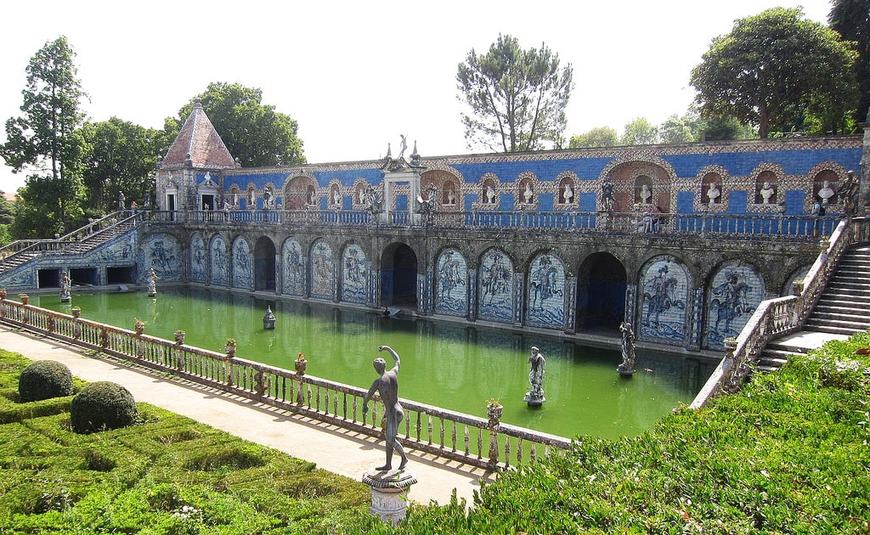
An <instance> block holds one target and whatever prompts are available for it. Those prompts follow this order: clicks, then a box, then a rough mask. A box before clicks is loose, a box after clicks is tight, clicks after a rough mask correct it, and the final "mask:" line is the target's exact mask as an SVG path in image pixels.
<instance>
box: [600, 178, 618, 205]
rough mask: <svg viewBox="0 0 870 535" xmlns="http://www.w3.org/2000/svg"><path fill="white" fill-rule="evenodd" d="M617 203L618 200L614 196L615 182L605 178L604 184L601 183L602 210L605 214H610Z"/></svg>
mask: <svg viewBox="0 0 870 535" xmlns="http://www.w3.org/2000/svg"><path fill="white" fill-rule="evenodd" d="M615 202H616V198H615V197H614V195H613V182H611V181H610V179H608V178H605V179H604V182H602V183H601V209H602V210H604V211H605V212H610V211H612V210H613V205H614V203H615Z"/></svg>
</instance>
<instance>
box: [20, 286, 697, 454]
mask: <svg viewBox="0 0 870 535" xmlns="http://www.w3.org/2000/svg"><path fill="white" fill-rule="evenodd" d="M34 302H35V303H34V304H36V305H38V306H43V307H46V308H51V309H54V310H61V311H69V308H70V307H71V306H72V305H73V304H74V305H76V306H80V307H81V308H82V313H83V316H84V317H86V318H88V319H92V320H95V321H100V322H105V323H110V324H113V325H117V326H119V327H125V328H128V329H131V328H132V326H133V321H134V318H141V319H143V320H144V321H145V322H146V327H145V330H146V332H147V333H149V334H153V335H156V336H160V337H163V338H168V339H171V338H172V333H173V332H174V331H175V330H176V329H182V330H184V331H186V332H187V338H186V340H187V343H189V344H191V345H196V346H200V347H205V348H208V349H211V350H214V351H220V352H222V351H223V348H224V345H225V342H226V339H227V338H235V339H236V341H237V344H238V353H237V354H238V355H239V356H240V357H244V358H247V359H251V360H257V361H260V362H265V363H267V364H271V365H274V366H279V367H282V368H286V369H290V370H292V369H293V360H294V359H295V358H296V354H297V353H299V352H300V351H301V352H304V353H305V355H306V358H307V359H308V362H309V364H308V373H310V374H312V375H316V376H319V377H324V378H327V379H332V380H334V381H340V382H342V383H348V384H352V385H356V386H358V387H362V388H366V387H368V385H369V384H370V383H371V380H372V377H373V374H374V371H373V370H372V366H371V362H372V359H374V358H375V357H376V356H377V346H378V345H380V344H389V345H391V346H393V347H394V348H395V349H396V350H397V351H398V352H399V353H400V354H401V356H402V381H401V384H402V390H401V393H402V397H404V398H407V399H412V400H415V401H419V402H423V403H429V404H432V405H437V406H441V407H446V408H449V409H453V410H457V411H461V412H465V413H469V414H474V415H477V416H481V417H484V416H485V412H486V409H485V406H486V400H487V399H490V398H497V399H499V400H500V401H501V402H502V403H503V404H504V407H505V409H504V416H503V421H505V422H509V423H512V424H516V425H521V426H525V427H531V428H533V429H538V430H541V431H546V432H549V433H555V434H559V435H563V436H574V435H578V434H579V435H594V436H602V437H618V436H623V435H632V434H636V433H639V432H641V431H643V430H645V429H647V428H649V427H650V426H651V425H652V424H653V423H654V422H655V421H656V420H658V419H659V418H661V417H662V416H663V415H665V414H667V413H668V412H669V411H670V410H671V409H672V408H673V407H674V406H676V405H677V404H678V403H679V402H688V401H690V400H691V398H692V396H693V395H694V394H695V393H696V392H697V391H698V389H699V388H700V387H701V384H702V383H703V381H704V380H706V378H707V377H708V376H709V374H710V372H711V371H712V368H713V365H712V364H710V363H706V362H704V363H702V362H698V361H697V360H694V359H690V358H680V357H673V356H669V357H656V356H653V355H645V354H644V353H643V352H640V353H639V355H638V360H637V367H638V369H639V370H643V369H645V368H646V369H651V370H654V373H648V372H639V373H637V374H635V376H634V377H633V378H632V379H624V378H621V377H620V376H619V375H618V374H617V373H616V366H617V364H618V363H619V362H620V358H619V353H618V352H617V351H611V350H602V349H595V348H590V347H586V346H581V345H577V344H574V343H572V342H569V341H564V340H561V339H557V338H550V337H546V336H542V335H538V334H520V333H514V332H510V331H503V330H495V329H485V328H476V327H471V326H467V325H464V324H460V323H450V322H439V321H423V320H421V321H412V320H401V319H395V318H384V317H383V316H381V315H380V314H379V313H377V312H365V311H357V310H346V309H339V308H335V307H331V306H329V305H326V304H312V303H304V302H295V301H283V300H276V301H264V300H258V299H254V298H252V297H250V296H248V295H245V294H239V293H231V292H225V291H220V290H208V289H202V288H177V289H165V290H162V291H161V293H160V294H159V296H158V297H157V298H156V299H149V298H147V297H146V296H145V295H144V294H141V293H126V294H91V295H74V296H73V303H71V304H61V303H60V302H59V299H58V297H57V296H48V295H46V296H39V297H36V298H35V299H34ZM267 305H271V307H272V310H273V311H275V315H276V316H277V319H278V320H277V323H276V326H275V330H274V331H264V330H263V323H262V320H263V313H264V312H265V310H266V306H267ZM532 345H537V346H538V347H540V348H541V351H543V353H544V354H545V355H546V357H547V368H546V376H545V378H544V390H545V392H546V396H547V402H546V403H545V404H544V407H543V408H542V409H540V410H533V409H529V408H528V407H527V406H526V404H525V403H524V402H523V394H524V393H525V391H526V390H527V389H528V349H529V347H530V346H532Z"/></svg>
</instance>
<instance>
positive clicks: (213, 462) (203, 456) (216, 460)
mask: <svg viewBox="0 0 870 535" xmlns="http://www.w3.org/2000/svg"><path fill="white" fill-rule="evenodd" d="M264 464H265V461H264V460H263V459H262V458H261V457H260V456H259V455H257V454H256V453H255V451H254V450H252V449H250V448H240V447H237V446H233V447H229V448H221V449H217V450H211V451H205V452H203V453H200V454H198V455H196V456H194V457H192V458H191V459H190V460H189V461H187V463H186V464H185V468H188V469H190V470H220V469H227V468H230V469H244V468H254V467H256V466H263V465H264Z"/></svg>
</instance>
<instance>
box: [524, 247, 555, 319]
mask: <svg viewBox="0 0 870 535" xmlns="http://www.w3.org/2000/svg"><path fill="white" fill-rule="evenodd" d="M564 295H565V266H564V264H562V261H561V260H560V259H559V258H558V257H557V256H555V255H552V254H549V253H544V254H539V255H538V256H536V257H535V259H534V260H532V263H531V264H530V266H529V287H528V311H527V314H526V321H527V323H528V324H529V325H532V326H536V327H550V328H555V329H558V328H561V327H562V326H563V325H564V323H565V297H564Z"/></svg>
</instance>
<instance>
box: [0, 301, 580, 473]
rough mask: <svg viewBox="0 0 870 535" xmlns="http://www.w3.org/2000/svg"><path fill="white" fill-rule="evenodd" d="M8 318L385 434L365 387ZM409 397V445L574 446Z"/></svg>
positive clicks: (0, 315)
mask: <svg viewBox="0 0 870 535" xmlns="http://www.w3.org/2000/svg"><path fill="white" fill-rule="evenodd" d="M0 322H2V323H5V324H8V325H14V326H16V327H21V328H24V329H27V330H29V331H32V332H36V333H39V334H42V335H45V336H48V337H50V338H53V339H57V340H61V341H64V342H68V343H72V344H75V345H77V346H80V347H84V348H87V349H92V350H96V351H100V352H103V353H105V354H107V355H111V356H114V357H118V358H122V359H125V360H129V361H132V362H135V363H137V364H140V365H142V366H145V367H148V368H151V369H154V370H158V371H161V372H169V373H173V374H175V375H177V376H179V377H183V378H185V379H187V380H191V381H194V382H196V383H199V384H203V385H206V386H210V387H214V388H218V389H221V390H224V391H227V392H231V393H233V394H235V395H240V396H243V397H246V398H248V399H251V400H254V401H257V402H261V403H265V404H268V405H272V406H275V407H278V408H281V409H285V410H288V411H291V412H294V413H298V414H303V415H305V416H308V417H312V418H315V419H317V420H320V421H323V422H326V423H329V424H332V425H336V426H338V427H341V428H343V429H348V430H352V431H355V432H358V433H362V434H364V435H368V436H374V437H380V436H381V418H382V416H383V405H382V404H380V402H375V403H374V405H373V406H371V409H372V410H370V411H369V413H368V415H366V416H363V415H362V400H363V397H364V396H365V394H366V390H365V389H362V388H357V387H355V386H351V385H346V384H342V383H337V382H334V381H330V380H327V379H321V378H318V377H315V376H311V375H308V374H306V373H298V372H294V371H290V370H285V369H282V368H277V367H274V366H269V365H266V364H261V363H259V362H253V361H250V360H246V359H243V358H237V357H234V356H231V355H227V354H222V353H217V352H214V351H209V350H206V349H201V348H198V347H193V346H189V345H186V344H184V343H178V342H177V341H170V340H164V339H162V338H157V337H154V336H149V335H147V334H144V333H141V334H138V333H137V332H136V331H130V330H126V329H121V328H118V327H113V326H111V325H106V324H103V323H98V322H94V321H89V320H86V319H82V318H80V317H74V316H69V315H66V314H62V313H59V312H54V311H51V310H46V309H43V308H39V307H36V306H32V305H25V304H22V303H19V302H16V301H12V300H9V299H2V300H0ZM140 327H141V326H140ZM234 353H235V351H233V354H234ZM289 358H290V357H288V359H289ZM401 403H402V407H403V409H404V412H405V418H404V420H403V423H402V424H401V426H402V429H401V430H400V435H399V438H400V439H401V440H402V442H403V444H405V445H406V447H412V448H414V449H416V450H419V451H423V452H426V453H430V454H434V455H437V456H439V457H444V458H448V459H451V460H456V461H459V462H462V463H467V464H470V465H473V466H478V467H483V468H489V469H496V468H506V467H508V466H511V465H517V464H521V463H523V462H527V461H530V460H534V459H535V458H536V457H537V456H540V455H545V454H546V453H547V452H548V451H549V450H550V449H551V448H556V449H566V448H568V447H569V446H570V440H568V439H566V438H563V437H559V436H556V435H551V434H547V433H542V432H539V431H534V430H531V429H526V428H522V427H517V426H513V425H510V424H504V423H501V421H500V415H493V414H492V411H490V414H489V416H490V417H489V418H479V417H477V416H472V415H469V414H463V413H460V412H456V411H451V410H448V409H443V408H440V407H435V406H432V405H427V404H424V403H417V402H414V401H410V400H405V399H402V400H401ZM482 408H483V407H482Z"/></svg>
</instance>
